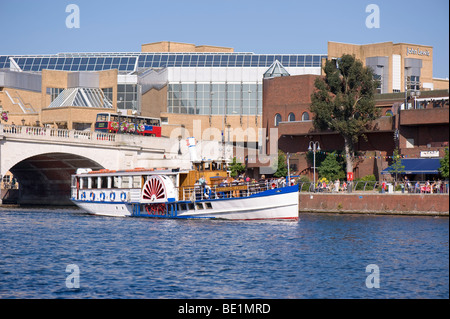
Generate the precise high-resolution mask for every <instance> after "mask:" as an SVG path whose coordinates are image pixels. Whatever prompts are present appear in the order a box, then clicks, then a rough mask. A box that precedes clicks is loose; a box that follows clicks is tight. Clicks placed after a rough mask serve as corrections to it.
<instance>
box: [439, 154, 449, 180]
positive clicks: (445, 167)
mask: <svg viewBox="0 0 450 319" xmlns="http://www.w3.org/2000/svg"><path fill="white" fill-rule="evenodd" d="M439 162H440V163H441V167H439V172H440V173H441V175H442V177H443V178H445V179H448V148H446V149H445V155H444V157H443V158H442V159H441V160H440V161H439Z"/></svg>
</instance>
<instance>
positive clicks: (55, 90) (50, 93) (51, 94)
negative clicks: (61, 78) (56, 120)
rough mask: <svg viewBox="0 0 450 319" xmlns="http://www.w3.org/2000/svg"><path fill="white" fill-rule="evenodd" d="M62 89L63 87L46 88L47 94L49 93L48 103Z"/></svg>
mask: <svg viewBox="0 0 450 319" xmlns="http://www.w3.org/2000/svg"><path fill="white" fill-rule="evenodd" d="M62 91H64V89H63V88H47V94H49V95H50V103H51V102H53V101H54V100H55V99H56V98H57V97H58V95H59V94H60V93H61V92H62Z"/></svg>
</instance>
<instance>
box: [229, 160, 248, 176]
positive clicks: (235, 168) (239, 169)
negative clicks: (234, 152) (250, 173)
mask: <svg viewBox="0 0 450 319" xmlns="http://www.w3.org/2000/svg"><path fill="white" fill-rule="evenodd" d="M229 169H230V171H231V173H230V175H231V177H237V176H238V175H239V174H240V173H243V172H245V166H244V165H242V164H241V163H240V162H238V161H237V160H236V157H233V161H232V162H231V164H230V166H229Z"/></svg>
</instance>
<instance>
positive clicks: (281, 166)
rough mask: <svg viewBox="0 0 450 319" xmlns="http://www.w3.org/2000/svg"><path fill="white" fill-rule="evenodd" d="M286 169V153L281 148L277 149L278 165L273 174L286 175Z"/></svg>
mask: <svg viewBox="0 0 450 319" xmlns="http://www.w3.org/2000/svg"><path fill="white" fill-rule="evenodd" d="M287 173H288V169H287V157H286V154H284V152H283V151H282V150H278V167H277V171H276V172H275V174H273V176H275V177H285V176H287Z"/></svg>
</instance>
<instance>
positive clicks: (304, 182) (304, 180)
mask: <svg viewBox="0 0 450 319" xmlns="http://www.w3.org/2000/svg"><path fill="white" fill-rule="evenodd" d="M297 184H299V185H301V186H299V187H301V189H300V191H301V192H309V190H310V187H311V181H310V180H309V178H308V177H307V176H304V175H303V176H300V179H299V180H298V182H297Z"/></svg>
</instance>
